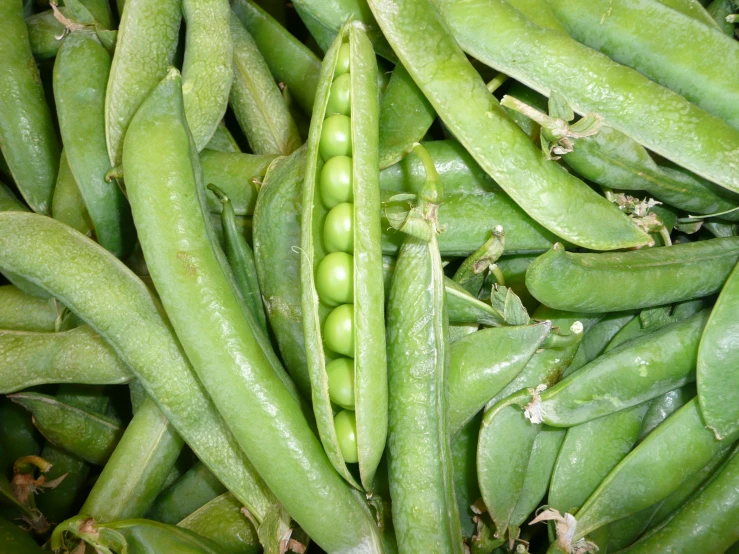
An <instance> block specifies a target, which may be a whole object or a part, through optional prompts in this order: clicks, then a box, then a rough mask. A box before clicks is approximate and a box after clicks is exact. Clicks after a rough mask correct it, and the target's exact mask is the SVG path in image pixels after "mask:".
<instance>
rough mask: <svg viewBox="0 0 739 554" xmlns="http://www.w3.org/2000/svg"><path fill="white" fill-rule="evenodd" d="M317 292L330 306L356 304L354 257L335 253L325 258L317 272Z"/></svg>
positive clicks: (343, 253)
mask: <svg viewBox="0 0 739 554" xmlns="http://www.w3.org/2000/svg"><path fill="white" fill-rule="evenodd" d="M316 291H317V292H318V298H320V299H321V301H322V302H324V303H326V304H328V305H329V306H338V305H339V304H347V303H349V304H351V303H352V302H354V256H352V255H351V254H346V253H345V252H333V253H331V254H329V255H328V256H326V257H325V258H323V259H322V260H321V262H320V263H319V264H318V270H317V271H316Z"/></svg>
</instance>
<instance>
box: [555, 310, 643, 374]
mask: <svg viewBox="0 0 739 554" xmlns="http://www.w3.org/2000/svg"><path fill="white" fill-rule="evenodd" d="M633 319H634V314H633V313H628V312H626V313H622V312H615V313H611V314H606V316H605V317H604V318H603V319H601V320H600V321H599V322H598V323H596V324H595V325H593V327H592V328H591V329H590V330H589V331H588V332H587V333H585V334H584V335H583V337H582V341H581V342H580V346H579V347H578V349H577V352H576V353H575V357H574V358H573V359H572V363H571V364H570V367H569V368H567V370H568V372H569V373H571V372H573V371H575V370H577V369H580V368H581V367H582V366H584V365H585V364H587V363H589V362H592V361H593V360H594V359H595V358H597V357H598V356H600V355H601V354H602V353H603V352H604V351H605V350H606V348H607V347H608V346H609V344H610V342H611V339H613V337H614V336H616V335H617V334H618V333H619V332H620V331H621V329H623V328H624V327H625V326H626V325H628V324H629V322H631V321H633Z"/></svg>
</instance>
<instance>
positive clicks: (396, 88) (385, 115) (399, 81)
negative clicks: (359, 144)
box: [379, 63, 436, 169]
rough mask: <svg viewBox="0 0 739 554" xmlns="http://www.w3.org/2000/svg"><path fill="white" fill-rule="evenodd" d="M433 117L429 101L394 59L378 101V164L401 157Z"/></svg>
mask: <svg viewBox="0 0 739 554" xmlns="http://www.w3.org/2000/svg"><path fill="white" fill-rule="evenodd" d="M435 118H436V114H435V113H434V110H433V108H432V107H431V104H429V101H428V100H426V97H425V96H424V95H423V93H422V92H421V91H420V90H419V88H418V87H417V86H416V84H415V83H414V82H413V79H411V76H410V75H409V74H408V71H407V70H406V69H405V67H403V64H401V63H398V64H397V65H396V66H395V69H394V70H393V74H392V76H391V77H390V83H389V84H388V86H387V89H386V90H385V93H384V94H383V95H382V100H381V101H380V154H379V156H380V168H381V169H382V168H385V167H388V166H391V165H393V164H394V163H396V162H398V161H399V160H401V159H402V158H404V157H405V156H406V155H407V154H408V152H410V150H411V148H412V147H413V144H414V143H416V142H419V141H420V140H421V139H422V138H423V137H424V135H425V134H426V132H427V131H428V130H429V127H431V124H432V123H433V122H434V119H435Z"/></svg>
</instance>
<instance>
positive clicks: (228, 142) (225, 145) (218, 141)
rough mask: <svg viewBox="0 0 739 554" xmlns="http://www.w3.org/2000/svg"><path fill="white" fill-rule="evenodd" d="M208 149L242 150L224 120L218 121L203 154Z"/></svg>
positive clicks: (221, 150) (220, 150)
mask: <svg viewBox="0 0 739 554" xmlns="http://www.w3.org/2000/svg"><path fill="white" fill-rule="evenodd" d="M208 150H215V151H216V152H237V153H238V152H241V149H240V148H239V145H238V143H237V142H236V139H235V138H234V136H233V135H232V134H231V131H229V130H228V128H227V127H226V123H225V122H223V121H221V122H220V123H218V125H217V126H216V130H215V132H214V133H213V136H212V137H210V140H209V141H208V144H207V145H206V146H205V150H204V151H203V152H202V153H201V154H203V153H205V152H207V151H208ZM201 161H202V156H201Z"/></svg>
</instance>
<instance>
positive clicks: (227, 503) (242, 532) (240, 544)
mask: <svg viewBox="0 0 739 554" xmlns="http://www.w3.org/2000/svg"><path fill="white" fill-rule="evenodd" d="M177 526H178V527H182V528H184V529H189V530H190V531H193V532H194V533H197V534H198V535H200V536H202V537H205V538H207V539H210V540H212V541H213V542H215V543H217V544H218V545H219V546H220V547H221V548H222V549H223V550H222V552H223V554H258V553H259V552H260V551H261V547H260V545H259V540H258V538H257V532H256V531H255V530H254V526H253V525H252V524H251V522H250V521H249V519H248V518H247V517H246V516H245V515H244V514H243V513H242V511H241V504H240V503H239V501H238V500H236V498H234V496H233V495H232V494H231V493H225V494H222V495H220V496H218V497H217V498H214V499H213V500H211V501H210V502H208V503H207V504H205V505H204V506H202V507H200V508H198V509H197V510H195V511H194V512H192V513H191V514H190V515H188V516H187V517H186V518H184V519H183V520H182V521H180V522H179V523H178V524H177Z"/></svg>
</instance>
